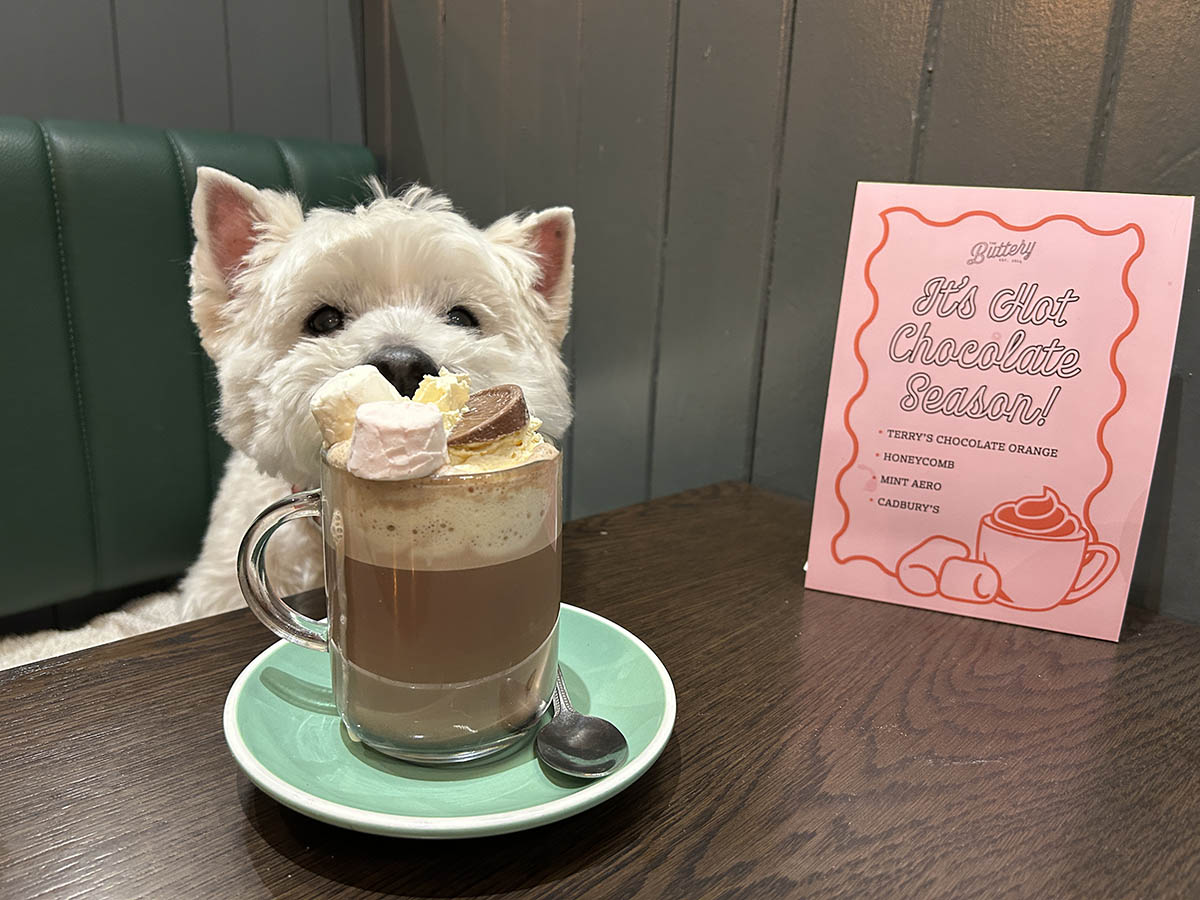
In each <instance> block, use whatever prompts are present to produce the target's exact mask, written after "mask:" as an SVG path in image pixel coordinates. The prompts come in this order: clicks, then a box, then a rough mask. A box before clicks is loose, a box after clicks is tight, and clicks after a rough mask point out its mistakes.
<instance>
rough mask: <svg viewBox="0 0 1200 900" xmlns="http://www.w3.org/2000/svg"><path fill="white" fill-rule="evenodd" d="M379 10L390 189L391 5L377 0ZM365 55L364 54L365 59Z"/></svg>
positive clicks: (386, 171)
mask: <svg viewBox="0 0 1200 900" xmlns="http://www.w3.org/2000/svg"><path fill="white" fill-rule="evenodd" d="M379 8H380V9H381V10H382V11H383V15H382V18H383V22H382V23H381V30H382V31H383V76H384V78H383V147H384V159H385V160H386V162H385V165H384V172H383V177H384V179H385V183H386V185H387V186H388V187H389V188H391V187H392V182H393V179H395V177H396V173H395V172H394V171H393V170H392V166H393V165H394V163H393V160H394V159H395V158H396V157H395V154H393V152H392V53H393V50H392V4H391V2H390V0H379ZM366 27H367V16H366V12H365V11H364V12H363V29H364V30H365V29H366ZM365 55H366V54H364V57H365Z"/></svg>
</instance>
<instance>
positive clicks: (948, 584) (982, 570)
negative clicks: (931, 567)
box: [938, 558, 1000, 603]
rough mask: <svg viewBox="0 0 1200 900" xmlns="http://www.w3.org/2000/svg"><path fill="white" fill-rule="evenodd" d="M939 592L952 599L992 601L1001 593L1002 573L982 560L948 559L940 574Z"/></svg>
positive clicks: (975, 601) (969, 601)
mask: <svg viewBox="0 0 1200 900" xmlns="http://www.w3.org/2000/svg"><path fill="white" fill-rule="evenodd" d="M938 593H940V594H941V595H942V596H943V597H947V598H949V599H950V600H964V601H966V602H967V603H991V602H992V601H993V600H995V599H996V598H997V597H998V596H999V595H1000V573H999V572H997V571H996V569H995V568H994V567H993V566H992V565H991V563H987V562H983V561H982V560H977V559H958V558H952V559H948V560H946V561H945V562H944V563H942V571H941V572H940V573H939V574H938Z"/></svg>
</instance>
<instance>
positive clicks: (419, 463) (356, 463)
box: [346, 400, 449, 481]
mask: <svg viewBox="0 0 1200 900" xmlns="http://www.w3.org/2000/svg"><path fill="white" fill-rule="evenodd" d="M448 458H449V457H448V456H447V454H446V429H445V427H444V426H443V425H442V413H441V410H439V409H438V408H437V407H435V406H433V405H431V404H428V403H414V402H413V401H412V400H383V401H377V402H373V403H363V404H362V405H360V406H359V407H358V411H357V412H356V413H355V417H354V434H353V436H352V437H351V438H350V456H349V458H348V459H347V461H346V469H347V471H349V472H350V474H351V475H354V476H356V477H358V478H365V479H368V480H370V481H400V480H402V479H406V478H421V477H423V476H425V475H430V474H432V473H433V472H435V471H436V470H437V469H438V468H440V467H441V466H442V465H444V464H445V463H446V461H447V460H448Z"/></svg>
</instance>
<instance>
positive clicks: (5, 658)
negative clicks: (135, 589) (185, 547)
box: [0, 591, 180, 669]
mask: <svg viewBox="0 0 1200 900" xmlns="http://www.w3.org/2000/svg"><path fill="white" fill-rule="evenodd" d="M179 612H180V600H179V594H178V593H176V592H175V591H164V592H162V593H160V594H149V595H147V596H145V597H138V598H137V599H136V600H130V601H129V602H128V603H126V604H125V605H124V606H121V607H119V608H117V609H114V610H113V611H112V612H108V613H104V614H103V615H99V616H96V618H94V619H92V620H91V621H90V622H88V623H87V624H86V625H84V626H82V627H80V628H72V629H71V630H69V631H58V630H55V629H47V630H45V631H35V632H33V633H31V634H14V635H9V636H7V637H3V638H0V669H9V668H12V667H13V666H20V665H24V664H25V663H29V662H34V661H36V660H39V659H48V658H49V657H51V656H61V655H62V654H64V653H71V652H72V651H74V650H83V649H85V648H87V647H95V646H97V645H98V644H107V643H109V642H110V641H119V640H120V639H121V638H127V637H132V636H133V635H135V634H144V633H145V632H147V631H157V630H158V629H159V628H166V627H168V626H170V625H176V624H178V623H179V621H180V619H179Z"/></svg>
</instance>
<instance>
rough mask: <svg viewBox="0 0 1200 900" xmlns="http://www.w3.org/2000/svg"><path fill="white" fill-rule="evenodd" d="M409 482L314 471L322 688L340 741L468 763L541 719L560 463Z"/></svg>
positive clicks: (553, 456) (548, 684) (549, 670)
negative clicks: (323, 598)
mask: <svg viewBox="0 0 1200 900" xmlns="http://www.w3.org/2000/svg"><path fill="white" fill-rule="evenodd" d="M542 446H543V447H544V449H543V450H542V451H541V452H540V453H539V454H538V456H540V457H541V458H540V459H535V461H533V462H529V463H526V464H524V465H522V466H518V467H515V468H511V469H505V470H501V471H492V472H487V473H478V474H470V475H447V476H440V477H435V478H419V479H412V480H407V481H368V480H364V479H360V478H356V477H354V476H353V475H351V474H350V473H349V472H347V471H346V470H345V469H342V468H340V467H339V466H337V465H336V464H334V463H330V462H329V460H328V458H327V460H326V465H325V471H324V480H323V483H322V498H323V500H322V517H323V518H325V519H326V521H327V522H328V523H329V525H328V527H327V528H326V534H327V540H326V560H325V569H326V591H327V593H328V595H329V623H330V626H329V651H330V653H331V654H332V656H333V660H332V662H333V687H334V693H335V696H336V698H337V702H338V706H339V708H340V709H341V710H342V715H343V719H344V721H345V723H346V726H347V729H348V730H349V732H350V734H351V736H352V737H354V738H356V739H359V740H363V741H365V742H367V743H368V744H370V745H371V746H373V747H375V748H376V749H379V750H382V751H384V752H386V753H392V754H394V755H398V756H402V757H405V758H420V759H429V760H431V761H435V760H441V759H446V758H468V757H469V756H471V755H474V753H473V750H475V749H477V748H492V749H494V748H495V747H496V746H497V744H498V743H503V742H504V741H506V740H508V739H509V738H512V739H514V740H515V739H518V738H519V736H520V735H521V733H522V732H523V731H525V730H526V729H527V728H528V727H529V726H530V725H532V724H533V723H534V722H535V721H536V720H537V719H538V718H540V716H541V715H542V713H543V712H544V711H545V709H546V707H547V704H548V702H549V697H550V693H551V691H552V689H553V681H554V667H555V665H556V660H557V627H556V626H557V621H558V603H559V586H560V585H559V580H560V571H561V562H560V550H561V544H560V523H559V496H558V492H559V477H560V475H559V456H558V453H557V451H556V450H554V449H553V448H552V447H550V445H548V444H546V445H542Z"/></svg>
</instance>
